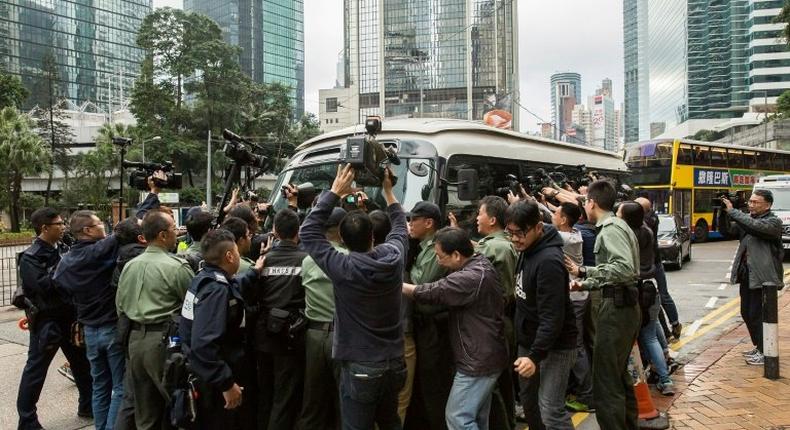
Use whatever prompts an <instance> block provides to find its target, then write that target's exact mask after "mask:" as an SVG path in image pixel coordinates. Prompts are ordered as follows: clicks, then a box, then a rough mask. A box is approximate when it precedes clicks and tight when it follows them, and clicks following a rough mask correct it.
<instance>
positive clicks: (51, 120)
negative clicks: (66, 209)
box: [44, 77, 55, 206]
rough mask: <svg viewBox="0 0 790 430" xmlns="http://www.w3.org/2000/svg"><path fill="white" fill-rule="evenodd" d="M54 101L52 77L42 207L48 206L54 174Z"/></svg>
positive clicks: (50, 81)
mask: <svg viewBox="0 0 790 430" xmlns="http://www.w3.org/2000/svg"><path fill="white" fill-rule="evenodd" d="M54 103H55V100H54V97H53V94H52V77H50V79H49V137H50V142H51V146H50V151H51V152H50V158H49V172H47V173H48V174H47V192H46V194H44V206H49V193H50V191H51V190H52V175H53V174H54V173H55V119H54V118H53V117H54V116H55V113H54V112H53V110H54V109H55V105H54Z"/></svg>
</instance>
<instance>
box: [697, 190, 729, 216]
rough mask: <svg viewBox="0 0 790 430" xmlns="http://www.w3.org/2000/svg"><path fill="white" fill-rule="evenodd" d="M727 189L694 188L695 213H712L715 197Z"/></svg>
mask: <svg viewBox="0 0 790 430" xmlns="http://www.w3.org/2000/svg"><path fill="white" fill-rule="evenodd" d="M720 191H727V190H700V189H696V190H694V212H695V213H710V212H713V204H712V201H713V198H714V197H716V193H718V192H720Z"/></svg>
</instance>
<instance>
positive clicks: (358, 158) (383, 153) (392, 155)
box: [339, 116, 400, 187]
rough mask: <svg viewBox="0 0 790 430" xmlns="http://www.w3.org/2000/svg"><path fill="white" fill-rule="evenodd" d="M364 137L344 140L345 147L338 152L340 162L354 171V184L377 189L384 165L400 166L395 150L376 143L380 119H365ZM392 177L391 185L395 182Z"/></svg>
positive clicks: (394, 178) (374, 117) (382, 177)
mask: <svg viewBox="0 0 790 430" xmlns="http://www.w3.org/2000/svg"><path fill="white" fill-rule="evenodd" d="M365 131H366V134H365V135H364V136H352V137H349V138H348V139H346V145H345V146H344V147H342V148H341V150H340V157H339V159H340V162H341V163H348V164H351V166H352V167H353V168H354V170H355V171H356V176H355V179H354V180H355V182H356V183H357V185H358V186H363V187H377V186H379V185H381V181H383V180H384V164H396V165H397V164H400V159H399V158H398V155H397V153H396V149H395V148H385V147H384V145H382V144H381V143H379V142H378V141H376V135H377V134H378V133H379V132H381V117H379V116H369V117H367V119H365ZM397 179H398V178H396V177H395V176H393V177H392V184H393V185H395V183H396V182H397Z"/></svg>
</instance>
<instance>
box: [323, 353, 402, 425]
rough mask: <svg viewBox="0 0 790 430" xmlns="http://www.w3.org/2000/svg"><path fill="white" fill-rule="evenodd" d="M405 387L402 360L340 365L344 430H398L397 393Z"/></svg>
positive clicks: (353, 362) (349, 362)
mask: <svg viewBox="0 0 790 430" xmlns="http://www.w3.org/2000/svg"><path fill="white" fill-rule="evenodd" d="M405 383H406V363H405V362H404V361H403V358H399V359H393V360H388V361H378V362H368V361H365V362H362V361H345V362H343V364H342V367H341V370H340V414H341V416H342V419H341V422H342V425H343V430H370V429H372V428H373V425H374V424H377V425H378V428H379V429H380V430H400V429H401V428H402V426H401V422H400V417H399V416H398V393H399V392H400V390H401V388H403V385H404V384H405ZM327 401H328V400H327Z"/></svg>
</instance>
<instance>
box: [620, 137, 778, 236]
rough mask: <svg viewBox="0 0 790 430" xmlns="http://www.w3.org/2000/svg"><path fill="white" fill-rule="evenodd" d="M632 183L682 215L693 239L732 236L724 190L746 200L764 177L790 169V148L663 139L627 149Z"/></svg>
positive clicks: (655, 201)
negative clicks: (722, 197) (723, 205)
mask: <svg viewBox="0 0 790 430" xmlns="http://www.w3.org/2000/svg"><path fill="white" fill-rule="evenodd" d="M625 163H626V165H627V166H628V168H629V169H630V170H631V176H630V177H629V183H630V184H631V185H632V186H633V187H634V188H636V189H641V190H646V191H647V193H648V194H649V197H650V200H651V201H653V206H654V208H655V209H656V211H657V212H660V213H667V214H674V215H678V216H679V217H680V219H681V220H682V221H683V223H684V226H685V227H690V229H691V230H692V233H693V236H694V240H695V241H697V242H704V241H706V240H708V239H709V238H722V237H723V238H729V236H730V234H729V223H728V222H725V221H724V217H723V214H722V213H721V211H720V210H719V207H718V206H717V204H716V201H715V200H716V198H717V196H719V195H721V194H722V193H725V192H726V193H737V194H738V195H739V196H740V198H741V199H742V200H743V201H744V202H745V201H747V200H748V198H749V196H750V195H751V190H752V188H753V187H754V185H755V184H756V183H757V182H758V180H759V178H761V177H763V176H766V175H772V174H777V173H784V172H785V171H788V170H790V152H788V151H780V150H771V149H762V148H753V147H746V146H735V145H726V144H721V143H713V142H700V141H694V140H686V139H674V140H672V139H659V140H649V141H645V142H637V143H633V144H630V145H627V146H626V148H625Z"/></svg>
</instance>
